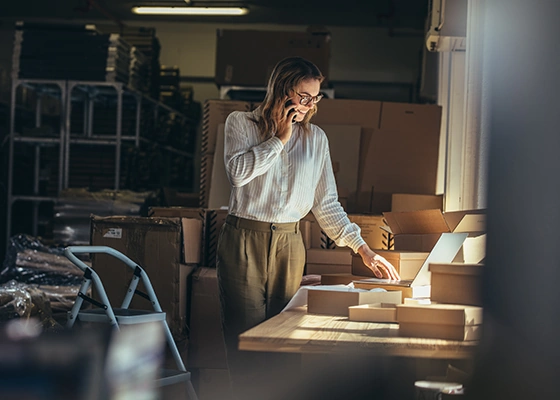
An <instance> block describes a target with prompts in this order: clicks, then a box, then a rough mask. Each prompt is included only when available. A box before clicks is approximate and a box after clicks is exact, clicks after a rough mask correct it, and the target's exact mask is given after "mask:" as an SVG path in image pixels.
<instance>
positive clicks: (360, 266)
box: [352, 249, 429, 279]
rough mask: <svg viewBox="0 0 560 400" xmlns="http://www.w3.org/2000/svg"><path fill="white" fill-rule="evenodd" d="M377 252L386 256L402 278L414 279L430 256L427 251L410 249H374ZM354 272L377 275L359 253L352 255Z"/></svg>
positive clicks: (362, 274) (355, 273)
mask: <svg viewBox="0 0 560 400" xmlns="http://www.w3.org/2000/svg"><path fill="white" fill-rule="evenodd" d="M374 251H375V252H376V253H377V254H379V255H380V256H382V257H385V259H386V260H387V261H389V262H390V263H391V264H393V266H394V267H395V269H396V270H397V272H398V273H399V275H400V277H401V279H414V277H415V276H416V275H417V274H418V271H419V270H420V267H422V264H423V263H424V261H425V260H426V258H427V257H428V254H429V253H427V252H418V251H408V250H377V249H375V250H374ZM352 274H354V275H361V276H375V275H373V272H372V270H371V269H369V268H368V267H366V266H365V265H364V262H363V260H362V257H361V256H360V255H359V254H353V255H352ZM384 278H388V276H384Z"/></svg>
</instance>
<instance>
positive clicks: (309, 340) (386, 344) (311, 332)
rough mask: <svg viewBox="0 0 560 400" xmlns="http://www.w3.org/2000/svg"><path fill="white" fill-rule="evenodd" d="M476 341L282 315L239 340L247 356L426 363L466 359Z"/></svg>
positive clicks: (301, 311) (302, 310) (302, 313)
mask: <svg viewBox="0 0 560 400" xmlns="http://www.w3.org/2000/svg"><path fill="white" fill-rule="evenodd" d="M477 345H478V342H476V341H454V340H440V339H423V338H408V337H399V336H398V324H389V323H373V322H355V321H349V320H348V318H347V317H340V316H332V315H320V314H308V313H307V308H306V307H298V308H294V309H291V310H288V311H284V312H282V313H280V314H278V315H276V316H274V317H273V318H271V319H269V320H267V321H265V322H263V323H261V324H259V325H257V326H256V327H254V328H252V329H249V330H248V331H246V332H244V333H242V334H241V335H240V336H239V349H240V350H248V351H266V352H286V353H304V354H305V353H315V354H346V355H350V354H360V355H366V356H367V355H383V356H400V357H414V358H431V359H470V358H472V357H473V355H474V351H475V349H476V346H477Z"/></svg>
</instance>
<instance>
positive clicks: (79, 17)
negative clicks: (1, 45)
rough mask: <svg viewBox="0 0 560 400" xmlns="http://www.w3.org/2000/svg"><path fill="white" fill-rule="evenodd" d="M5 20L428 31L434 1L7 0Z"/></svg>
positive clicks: (1, 15) (0, 11)
mask: <svg viewBox="0 0 560 400" xmlns="http://www.w3.org/2000/svg"><path fill="white" fill-rule="evenodd" d="M1 3H2V4H1V5H0V20H4V21H6V20H9V21H11V20H45V19H48V20H60V21H72V20H76V21H87V22H92V23H95V22H97V23H105V22H109V21H113V22H116V23H123V24H125V25H126V23H127V22H128V21H134V22H143V21H146V22H149V21H174V22H176V21H180V22H210V23H240V24H282V25H292V24H293V25H324V26H327V27H330V26H347V27H348V26H355V27H358V26H360V27H384V28H388V29H395V30H423V27H424V22H425V19H426V15H427V10H428V0H344V1H332V0H247V1H243V0H228V1H221V0H206V1H197V0H192V1H191V5H192V6H201V7H209V6H243V7H247V8H248V9H249V10H250V12H249V13H248V14H247V15H244V16H239V17H185V16H180V17H179V16H176V17H168V16H166V17H161V16H160V17H156V16H138V15H135V14H133V13H132V12H131V8H132V7H134V6H140V5H145V6H159V5H161V6H163V5H167V6H184V5H185V4H186V3H185V2H184V0H170V1H161V0H160V1H158V0H155V1H154V0H152V1H149V0H50V1H49V0H23V1H14V0H2V1H1Z"/></svg>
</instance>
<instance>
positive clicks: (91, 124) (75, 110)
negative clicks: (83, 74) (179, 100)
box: [6, 79, 194, 240]
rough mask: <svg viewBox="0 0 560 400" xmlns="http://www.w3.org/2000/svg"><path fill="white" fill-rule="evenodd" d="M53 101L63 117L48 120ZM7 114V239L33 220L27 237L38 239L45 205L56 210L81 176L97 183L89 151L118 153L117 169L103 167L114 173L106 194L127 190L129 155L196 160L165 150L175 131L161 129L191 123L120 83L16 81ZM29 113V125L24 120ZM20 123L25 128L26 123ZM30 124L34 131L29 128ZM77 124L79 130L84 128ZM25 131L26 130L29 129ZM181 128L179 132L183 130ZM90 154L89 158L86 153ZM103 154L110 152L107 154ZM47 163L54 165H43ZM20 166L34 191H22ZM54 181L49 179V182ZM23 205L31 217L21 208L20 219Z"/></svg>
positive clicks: (176, 150)
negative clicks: (143, 153) (17, 227)
mask: <svg viewBox="0 0 560 400" xmlns="http://www.w3.org/2000/svg"><path fill="white" fill-rule="evenodd" d="M47 98H48V99H49V102H50V103H49V105H50V106H52V108H53V109H54V110H55V111H57V112H58V115H54V114H56V113H54V114H53V112H51V115H49V116H48V119H47V118H46V116H45V106H44V104H43V100H44V99H47ZM22 103H23V105H22ZM9 107H10V111H9V113H10V114H9V119H10V125H9V147H8V152H9V161H8V185H7V186H8V187H7V220H6V227H7V228H6V232H7V235H6V238H7V239H8V240H9V238H10V237H11V234H12V229H13V222H14V221H15V220H14V218H20V219H21V218H23V217H25V218H30V219H31V232H29V233H31V234H33V235H34V236H37V235H38V233H39V232H38V226H39V220H40V217H39V208H40V205H41V204H43V203H52V204H53V205H54V203H55V202H56V201H57V198H58V195H59V194H60V192H61V191H62V190H64V189H68V188H70V187H71V186H72V184H71V183H72V182H74V186H75V185H76V183H75V182H77V181H79V178H80V177H83V176H88V175H89V176H92V172H91V171H92V168H91V166H90V165H88V164H87V162H88V160H87V159H86V160H84V158H83V157H82V155H83V152H84V151H86V152H89V153H90V154H92V155H94V156H96V155H97V154H98V152H97V151H96V150H94V149H95V148H98V147H99V146H104V147H111V148H113V149H114V151H113V150H110V151H109V154H110V153H113V156H112V157H110V161H109V163H110V165H112V166H109V167H108V168H107V165H106V164H107V163H106V162H105V161H106V160H103V163H102V164H103V168H105V169H109V170H110V173H111V175H112V177H113V178H112V183H109V184H107V185H106V183H107V180H106V179H105V180H101V179H100V183H99V184H100V185H105V186H107V187H103V188H104V189H113V190H120V189H122V188H123V184H122V179H123V178H122V173H123V172H122V171H123V162H124V161H125V160H123V154H125V153H123V152H124V151H125V150H127V151H130V149H138V150H142V149H143V148H144V147H146V146H147V148H148V149H150V150H153V151H157V152H158V154H159V153H160V152H161V153H164V154H169V156H160V158H159V159H160V160H162V161H165V162H168V163H170V162H171V160H172V159H176V158H177V157H180V158H183V159H185V160H193V159H194V154H193V153H191V152H189V151H186V150H184V149H182V148H175V147H174V146H172V145H170V144H169V143H166V140H167V139H168V138H167V137H166V135H165V132H166V129H167V130H169V126H163V125H165V124H170V123H171V122H169V121H172V122H173V121H176V122H177V123H179V122H183V123H187V122H188V121H189V117H188V116H186V115H185V114H183V113H182V112H180V111H178V110H175V109H173V108H172V107H170V106H168V105H167V104H164V103H162V102H160V101H157V100H155V99H153V98H151V97H148V96H146V95H145V94H143V93H141V92H139V91H136V90H133V89H130V88H128V87H127V86H126V85H125V84H123V83H120V82H100V81H71V80H38V79H14V80H13V82H12V91H11V101H10V105H9ZM23 112H25V118H18V115H20V114H22V113H23ZM101 112H104V113H105V114H102V113H101ZM98 113H99V115H98ZM33 116H34V118H33ZM30 117H31V118H30ZM80 118H82V119H83V120H80ZM22 120H23V121H26V122H23V123H22V122H21V121H22ZM78 120H79V121H78ZM99 121H101V123H102V124H105V126H102V127H101V128H100V129H98V128H97V127H96V126H95V125H96V123H98V122H99ZM29 122H31V123H32V124H33V125H32V126H30V123H29ZM76 122H79V123H80V124H79V125H80V126H79V127H77V126H76ZM25 124H27V125H28V126H24V125H25ZM178 129H179V131H180V129H181V126H179V127H178ZM90 147H91V149H92V150H91V151H88V150H85V149H87V148H90ZM45 148H47V151H45V150H44V149H45ZM154 149H155V150H154ZM46 153H48V154H46ZM103 153H104V154H105V153H107V150H104V151H103ZM21 154H23V155H24V156H25V157H24V161H21V160H20V158H22V157H20V156H21ZM125 155H126V154H125ZM48 157H50V159H48V160H47V161H45V158H48ZM71 161H72V162H78V163H80V168H76V166H74V165H73V164H72V165H71ZM49 162H50V163H49ZM136 162H138V161H137V160H136ZM21 163H24V165H25V169H26V171H25V173H26V174H27V175H28V176H27V178H29V180H32V183H31V185H30V186H31V187H24V186H23V184H25V183H27V181H26V180H25V179H19V177H18V178H17V179H16V176H17V175H20V174H21V172H22V170H21V169H20V170H18V171H16V164H21ZM82 163H83V164H84V165H82ZM45 164H48V167H45ZM29 165H32V168H31V169H29V168H28V167H29ZM164 169H165V168H164ZM168 169H169V167H167V170H168ZM111 171H112V172H111ZM16 172H18V173H17V174H16ZM105 172H106V171H105ZM48 174H50V176H46V175H48ZM79 174H82V175H79ZM31 176H32V179H31ZM71 177H73V178H72V179H71ZM105 178H106V177H105ZM162 179H163V178H162ZM24 181H25V182H24ZM45 185H47V188H45V187H44V186H45ZM84 186H88V185H84ZM18 202H22V203H25V202H27V203H30V206H31V209H32V211H31V213H30V214H29V213H27V212H25V213H23V214H25V215H23V214H22V213H21V206H20V209H19V212H18V213H17V217H16V216H15V215H16V214H14V206H15V204H16V203H18ZM26 207H27V206H26ZM15 211H18V210H15Z"/></svg>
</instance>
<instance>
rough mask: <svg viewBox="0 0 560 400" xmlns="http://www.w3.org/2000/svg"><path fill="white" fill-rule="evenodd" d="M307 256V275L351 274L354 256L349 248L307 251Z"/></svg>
mask: <svg viewBox="0 0 560 400" xmlns="http://www.w3.org/2000/svg"><path fill="white" fill-rule="evenodd" d="M306 255H307V260H306V264H305V273H306V274H315V275H321V274H324V273H349V272H350V270H351V266H350V265H351V264H352V254H351V250H350V249H349V248H347V247H338V248H336V249H307V252H306Z"/></svg>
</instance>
